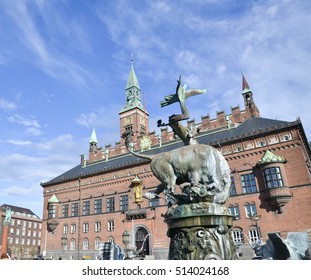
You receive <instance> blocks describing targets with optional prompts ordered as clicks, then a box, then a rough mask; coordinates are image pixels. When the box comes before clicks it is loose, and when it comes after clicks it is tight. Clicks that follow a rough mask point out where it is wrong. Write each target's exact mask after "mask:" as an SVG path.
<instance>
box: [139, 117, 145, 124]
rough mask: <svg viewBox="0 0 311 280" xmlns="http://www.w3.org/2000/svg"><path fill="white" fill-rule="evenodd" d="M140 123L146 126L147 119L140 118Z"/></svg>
mask: <svg viewBox="0 0 311 280" xmlns="http://www.w3.org/2000/svg"><path fill="white" fill-rule="evenodd" d="M140 123H141V124H142V125H145V118H144V117H140Z"/></svg>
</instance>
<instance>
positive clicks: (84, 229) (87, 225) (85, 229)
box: [83, 223, 89, 233]
mask: <svg viewBox="0 0 311 280" xmlns="http://www.w3.org/2000/svg"><path fill="white" fill-rule="evenodd" d="M83 232H84V233H88V232H89V223H83Z"/></svg>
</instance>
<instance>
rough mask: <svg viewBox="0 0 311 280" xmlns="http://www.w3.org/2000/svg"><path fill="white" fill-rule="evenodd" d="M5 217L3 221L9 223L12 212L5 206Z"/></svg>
mask: <svg viewBox="0 0 311 280" xmlns="http://www.w3.org/2000/svg"><path fill="white" fill-rule="evenodd" d="M5 209H6V210H5V219H4V221H3V222H4V223H5V222H7V223H10V222H11V213H12V210H11V208H10V207H6V208H5Z"/></svg>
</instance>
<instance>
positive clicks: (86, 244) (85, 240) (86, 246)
mask: <svg viewBox="0 0 311 280" xmlns="http://www.w3.org/2000/svg"><path fill="white" fill-rule="evenodd" d="M82 247H83V250H88V249H89V240H88V239H87V238H83V242H82Z"/></svg>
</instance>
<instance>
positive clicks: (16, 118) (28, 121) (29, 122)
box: [7, 114, 40, 129]
mask: <svg viewBox="0 0 311 280" xmlns="http://www.w3.org/2000/svg"><path fill="white" fill-rule="evenodd" d="M7 120H8V121H9V122H11V123H17V124H21V125H24V126H28V127H34V128H37V129H38V128H40V125H39V123H38V121H37V120H36V119H34V118H33V117H32V118H25V117H23V116H20V115H18V114H14V115H12V116H9V117H7Z"/></svg>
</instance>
